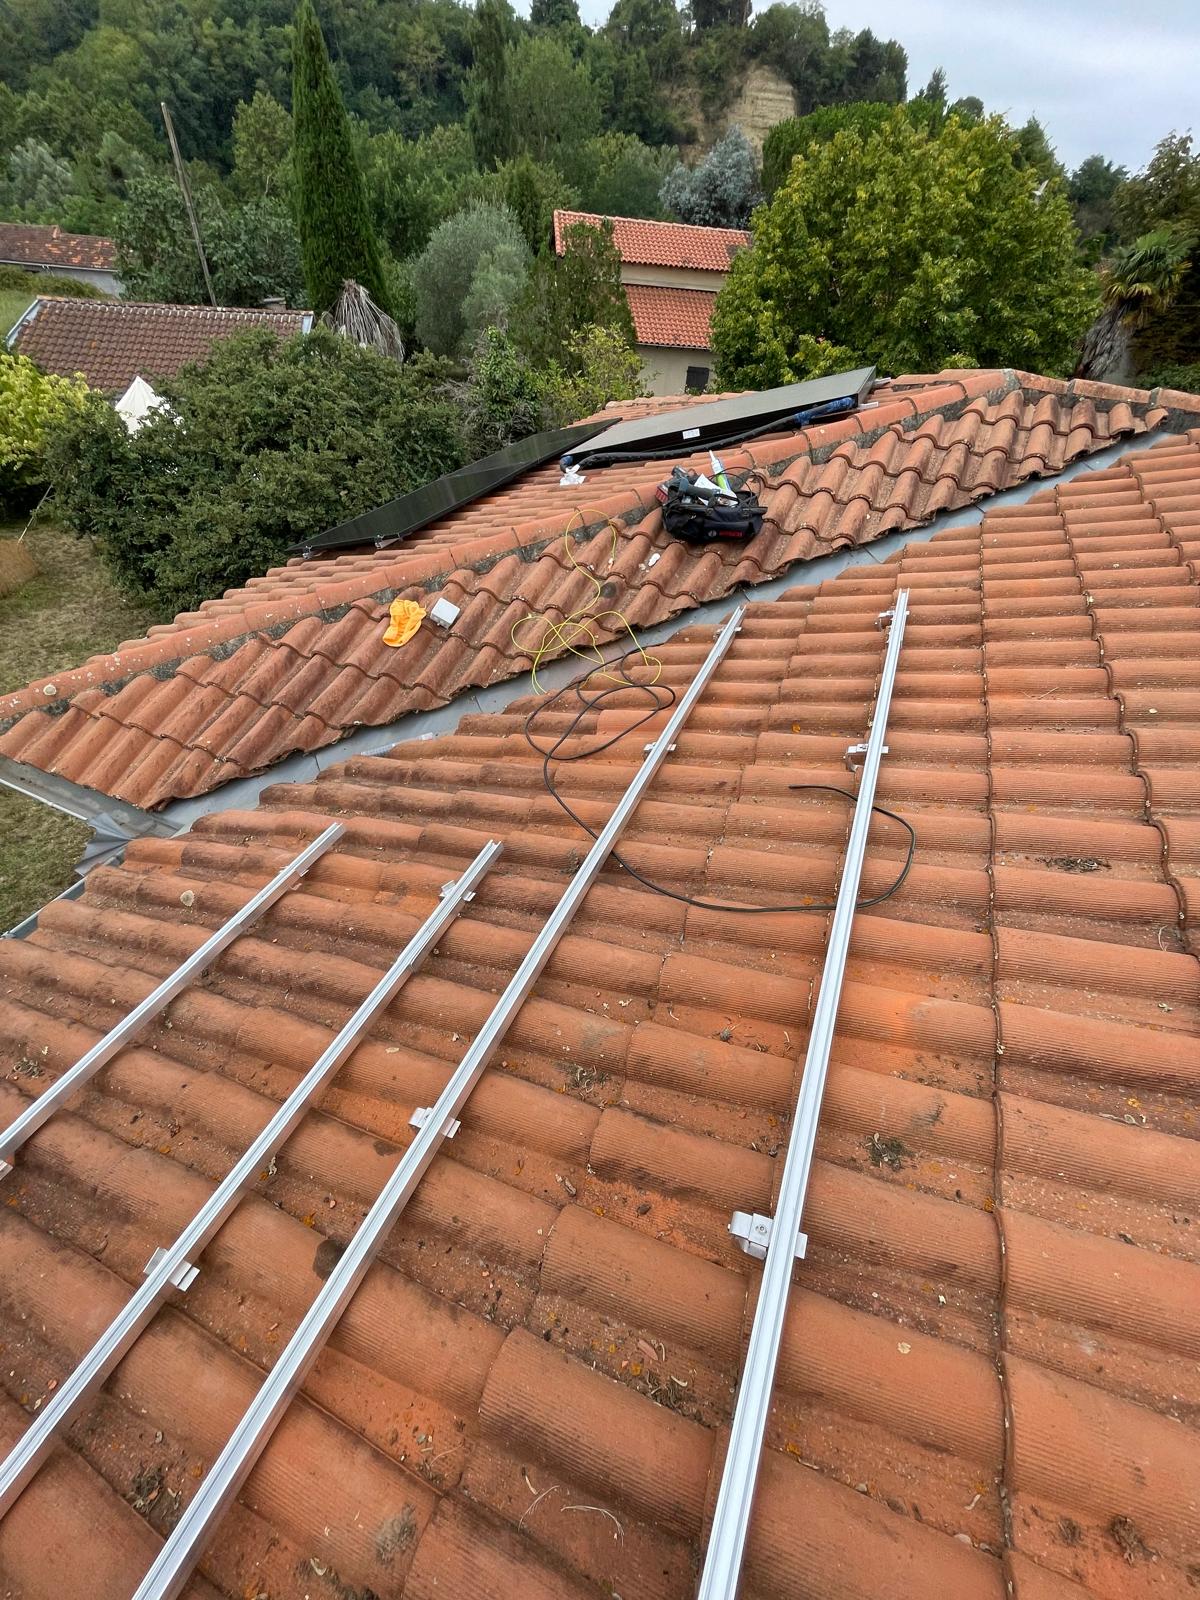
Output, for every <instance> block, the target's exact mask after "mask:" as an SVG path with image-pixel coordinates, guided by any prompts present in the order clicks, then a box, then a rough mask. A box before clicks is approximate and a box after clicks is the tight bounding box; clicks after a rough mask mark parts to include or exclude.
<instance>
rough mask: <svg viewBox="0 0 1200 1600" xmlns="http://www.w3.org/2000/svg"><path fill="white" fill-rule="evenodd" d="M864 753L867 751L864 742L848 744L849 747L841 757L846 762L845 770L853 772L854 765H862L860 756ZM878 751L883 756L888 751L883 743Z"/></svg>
mask: <svg viewBox="0 0 1200 1600" xmlns="http://www.w3.org/2000/svg"><path fill="white" fill-rule="evenodd" d="M866 753H867V746H866V744H852V745H851V746H850V748H849V749H848V750H847V751H846V754H845V755H844V756H843V758H842V759H843V760H844V761H845V763H846V771H847V772H853V771H854V770H855V768H856V767H860V766H861V765H862V759H861V758H862V757H863V756H865V755H866ZM879 753H880V755H884V756H885V755H887V753H888V747H887V745H883V746H882V747H881V748H880V752H879Z"/></svg>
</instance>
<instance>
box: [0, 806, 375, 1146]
mask: <svg viewBox="0 0 1200 1600" xmlns="http://www.w3.org/2000/svg"><path fill="white" fill-rule="evenodd" d="M345 831H346V830H345V828H344V827H343V825H342V824H341V823H340V822H334V823H331V824H330V825H329V827H328V828H326V829H325V831H324V832H323V833H320V834H318V835H317V837H316V838H315V839H314V840H313V841H312V843H311V844H309V845H306V846H305V848H304V849H303V850H301V851H300V853H299V855H297V856H294V857H293V858H292V860H291V861H289V862H288V864H287V866H286V867H284V869H283V870H282V872H277V873H276V874H275V876H274V877H273V878H272V879H271V881H270V883H267V884H264V885H263V887H262V888H261V889H260V890H259V891H258V893H257V894H256V895H254V896H253V898H252V899H250V900H247V902H246V904H245V905H244V906H243V907H242V909H241V910H240V911H238V912H236V913H235V914H234V915H233V916H232V917H230V919H229V921H228V922H226V923H224V924H223V925H222V926H221V927H219V928H218V929H217V931H216V932H215V933H212V934H210V935H209V937H208V938H207V939H206V940H205V941H204V943H203V944H202V945H201V946H200V948H199V949H198V950H194V951H193V952H192V954H191V955H190V956H189V957H188V958H187V960H186V961H185V962H184V963H183V965H182V966H179V967H176V968H175V971H174V972H172V973H171V974H170V975H169V977H166V978H164V979H163V981H162V982H161V983H160V984H159V985H158V987H157V988H156V989H153V990H152V991H151V992H150V993H149V994H148V995H147V996H146V998H145V999H144V1000H143V1001H142V1002H141V1004H140V1005H137V1006H135V1007H134V1008H133V1010H132V1011H131V1012H130V1013H129V1015H128V1016H127V1017H125V1018H123V1019H122V1021H120V1022H118V1023H117V1025H116V1027H115V1028H110V1029H109V1031H108V1032H107V1033H106V1034H105V1035H104V1037H103V1039H99V1040H97V1042H96V1043H95V1044H94V1045H93V1046H92V1048H91V1049H90V1050H88V1051H87V1052H86V1053H85V1054H84V1055H81V1056H80V1058H79V1060H78V1061H77V1062H76V1063H75V1065H74V1066H73V1067H71V1068H69V1069H68V1070H67V1071H66V1072H64V1073H63V1074H62V1076H61V1077H60V1078H58V1079H57V1080H56V1081H55V1082H54V1083H53V1084H52V1085H51V1086H50V1088H49V1089H46V1090H45V1091H44V1092H43V1093H42V1094H40V1095H39V1096H38V1097H37V1099H36V1100H35V1101H34V1102H33V1104H32V1105H30V1106H28V1107H27V1108H26V1110H24V1111H23V1112H22V1113H21V1115H20V1116H19V1117H18V1118H17V1119H16V1121H15V1122H10V1123H9V1125H8V1127H7V1128H5V1130H4V1132H3V1133H0V1177H3V1176H4V1175H5V1173H7V1172H11V1171H12V1168H13V1165H14V1163H15V1161H16V1157H17V1151H18V1150H19V1149H20V1148H21V1146H22V1145H23V1144H24V1143H25V1141H26V1139H28V1138H30V1137H32V1135H33V1134H35V1133H36V1132H37V1131H38V1129H39V1128H40V1127H42V1126H43V1124H45V1123H47V1122H49V1120H50V1118H51V1117H52V1116H53V1115H54V1113H55V1112H56V1111H58V1110H60V1109H61V1108H62V1106H63V1105H65V1104H66V1102H67V1101H68V1100H69V1099H70V1098H71V1096H72V1095H73V1094H74V1093H75V1091H76V1089H78V1088H80V1087H81V1085H83V1084H85V1083H87V1082H88V1081H89V1080H90V1079H92V1078H94V1077H95V1076H96V1074H97V1073H98V1072H99V1071H100V1069H101V1067H103V1066H106V1065H107V1064H108V1062H110V1061H111V1060H112V1058H113V1057H114V1056H115V1055H116V1054H117V1052H118V1051H120V1050H123V1049H124V1048H125V1046H126V1045H127V1044H128V1043H129V1041H130V1040H131V1039H133V1038H134V1037H136V1035H137V1034H139V1033H140V1032H141V1030H142V1028H143V1027H144V1026H145V1024H146V1023H147V1022H149V1021H150V1019H151V1018H152V1017H156V1016H157V1015H158V1014H159V1012H160V1011H162V1010H163V1009H164V1007H166V1006H168V1005H170V1003H171V1001H172V1000H174V998H175V996H176V995H177V994H179V993H181V991H182V990H184V989H186V988H187V986H188V984H189V983H191V982H192V980H193V979H194V978H198V977H199V976H200V974H201V973H202V972H203V971H204V970H205V968H206V967H209V966H211V965H212V963H213V962H214V961H215V960H216V958H217V957H218V956H219V955H220V954H221V952H222V950H226V949H228V948H229V946H230V945H231V944H232V943H233V941H234V940H235V939H236V938H237V937H238V935H239V934H240V933H241V932H242V931H243V929H245V928H248V927H249V926H250V924H251V923H252V922H256V921H257V920H258V918H259V917H261V916H262V914H263V912H264V911H266V910H267V908H268V907H269V906H273V905H274V904H275V902H276V900H278V899H279V897H280V895H282V894H283V893H285V891H286V890H288V889H290V888H291V887H292V885H293V884H294V883H297V882H299V880H300V879H301V878H302V877H303V876H304V874H305V873H306V872H307V871H308V869H309V867H311V866H312V864H313V862H314V861H316V860H317V859H318V858H319V857H320V856H323V855H324V854H325V852H326V850H328V849H329V846H330V845H331V844H333V843H334V842H335V841H336V840H338V839H340V838H341V836H342V834H343V833H345Z"/></svg>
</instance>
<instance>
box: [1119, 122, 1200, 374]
mask: <svg viewBox="0 0 1200 1600" xmlns="http://www.w3.org/2000/svg"><path fill="white" fill-rule="evenodd" d="M1115 210H1116V220H1117V226H1118V231H1119V236H1120V238H1121V239H1122V240H1125V241H1131V240H1136V239H1139V238H1141V237H1142V236H1143V235H1145V234H1148V233H1153V232H1156V231H1157V230H1158V229H1160V228H1164V227H1165V228H1170V229H1172V230H1174V231H1175V232H1177V233H1179V234H1182V235H1184V236H1186V237H1189V238H1198V237H1200V150H1197V149H1196V148H1195V147H1194V144H1193V140H1192V136H1191V134H1190V133H1185V134H1180V133H1171V134H1168V135H1167V137H1166V138H1165V139H1160V140H1159V142H1158V144H1157V145H1156V146H1155V150H1154V154H1153V155H1152V156H1151V158H1150V160H1149V162H1148V163H1147V165H1146V167H1145V168H1144V169H1143V171H1141V172H1138V173H1135V175H1134V176H1133V177H1132V178H1130V179H1129V180H1128V182H1126V183H1123V184H1122V185H1121V186H1120V188H1119V189H1118V190H1117V193H1116V197H1115ZM1134 356H1135V363H1136V367H1137V370H1138V371H1139V372H1144V371H1151V370H1154V369H1155V368H1159V367H1164V366H1179V365H1187V364H1190V363H1192V362H1195V361H1200V248H1197V249H1195V250H1193V252H1192V259H1191V265H1190V267H1189V268H1188V269H1187V270H1186V271H1185V273H1184V274H1183V277H1182V279H1181V280H1180V283H1179V286H1178V289H1177V291H1176V293H1175V295H1174V297H1173V299H1172V302H1171V308H1170V311H1169V312H1168V313H1167V314H1166V315H1165V316H1164V315H1161V314H1160V315H1152V316H1150V317H1149V318H1147V319H1146V321H1145V322H1144V323H1143V324H1142V325H1141V326H1140V327H1138V328H1137V329H1136V330H1135V336H1134Z"/></svg>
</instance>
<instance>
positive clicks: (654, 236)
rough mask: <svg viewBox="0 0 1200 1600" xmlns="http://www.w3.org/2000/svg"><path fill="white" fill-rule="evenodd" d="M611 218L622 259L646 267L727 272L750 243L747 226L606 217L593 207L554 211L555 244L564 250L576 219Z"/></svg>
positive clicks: (597, 222) (596, 220)
mask: <svg viewBox="0 0 1200 1600" xmlns="http://www.w3.org/2000/svg"><path fill="white" fill-rule="evenodd" d="M604 221H609V222H611V223H612V225H613V243H614V244H615V245H616V247H617V253H618V254H619V255H620V257H621V260H622V261H628V262H630V263H632V264H633V265H635V266H644V267H686V268H690V269H691V270H693V271H697V272H728V271H729V263H730V261H731V260H732V259H733V257H734V256H735V255H736V254H737V252H738V251H739V250H744V249H745V248H746V246H747V245H748V244H749V243H750V237H751V236H750V234H749V233H747V232H746V230H745V229H744V228H698V227H696V226H695V225H694V224H692V223H690V222H647V221H645V220H644V219H643V218H641V217H609V218H605V217H602V216H600V215H598V214H597V213H595V212H591V211H556V212H555V213H554V248H555V250H557V252H558V253H559V255H562V253H563V236H564V234H565V233H566V230H567V229H568V228H569V227H571V226H572V225H573V224H574V223H576V222H588V223H591V224H592V225H593V226H597V227H598V226H599V225H600V223H602V222H604Z"/></svg>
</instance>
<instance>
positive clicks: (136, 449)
mask: <svg viewBox="0 0 1200 1600" xmlns="http://www.w3.org/2000/svg"><path fill="white" fill-rule="evenodd" d="M445 383H446V374H445V371H444V369H443V368H442V366H441V365H440V364H438V363H436V362H434V363H431V362H429V361H428V360H424V361H417V362H412V363H409V364H408V365H406V366H403V367H401V366H398V365H397V364H396V363H395V362H394V361H389V360H387V359H386V358H385V357H383V356H380V355H377V354H376V353H375V352H374V351H371V350H363V349H360V348H359V347H358V346H357V345H355V344H352V343H351V342H350V341H348V340H346V339H342V338H339V337H338V336H337V335H336V334H333V333H331V332H329V331H327V330H326V329H323V328H317V329H315V330H314V331H313V332H312V333H311V334H309V335H307V336H299V337H297V338H294V339H291V340H288V341H287V342H280V341H278V340H276V339H275V338H274V337H273V336H272V335H271V334H270V333H269V332H268V331H266V330H265V329H256V330H253V331H251V332H248V333H245V334H242V335H239V336H238V337H237V338H234V339H229V340H226V341H222V342H221V343H220V344H218V345H217V346H216V347H215V349H214V351H213V354H212V356H211V358H210V359H209V361H208V363H207V365H205V366H203V367H190V368H185V369H184V371H183V372H181V373H180V374H179V376H178V377H177V378H174V379H172V380H170V381H169V382H164V383H163V384H162V385H161V388H162V390H163V393H164V395H165V397H166V399H167V400H168V401H169V403H170V405H171V407H172V410H173V412H174V417H172V416H171V415H169V414H166V413H161V412H160V413H156V414H155V415H154V416H153V417H152V418H151V420H150V421H148V422H147V423H146V424H145V426H144V427H142V428H141V429H140V430H139V432H137V433H136V434H134V435H132V436H130V435H128V434H127V433H126V432H125V429H124V427H123V426H122V424H121V422H120V420H119V419H118V418H117V417H116V416H115V415H114V414H113V413H112V412H111V411H110V410H109V409H108V408H107V407H104V408H103V412H102V414H99V415H97V414H89V415H88V416H87V417H84V416H82V415H80V416H79V417H78V418H77V419H76V420H75V421H73V422H68V423H67V424H65V425H64V426H62V427H60V428H58V429H57V430H56V432H55V434H54V436H53V438H52V441H51V446H50V451H49V462H50V468H51V472H52V475H53V482H54V485H55V492H56V501H57V506H58V509H59V513H60V515H61V516H62V517H63V519H64V520H65V521H66V523H67V524H68V526H70V527H71V528H73V529H74V530H75V531H76V532H77V533H80V534H83V535H86V536H87V537H89V538H92V539H94V540H95V541H96V543H97V545H98V548H99V551H100V554H101V556H102V557H103V559H104V561H105V563H106V564H107V565H108V567H109V568H110V569H111V571H112V572H113V573H114V575H115V576H116V577H117V579H118V580H119V581H120V582H121V583H122V585H123V586H124V587H125V588H126V589H128V590H129V591H131V592H132V593H133V594H135V595H139V596H146V597H150V598H152V599H154V600H155V601H156V602H157V603H158V604H159V605H160V606H162V607H164V608H166V609H168V610H170V611H176V610H180V609H192V608H194V607H195V606H197V605H198V604H199V603H200V602H201V601H202V600H204V599H207V598H209V597H210V596H212V595H217V594H220V593H221V592H222V591H223V590H225V589H227V588H229V587H231V586H233V585H236V584H240V583H244V582H245V580H246V579H247V578H249V577H252V576H253V575H254V574H256V573H261V572H263V571H265V570H266V568H267V567H269V566H271V565H272V564H273V563H275V562H278V561H279V560H280V559H281V558H282V557H283V555H284V552H285V550H286V549H287V546H288V545H289V544H292V543H294V542H296V541H297V540H301V539H304V538H305V537H306V536H311V535H314V534H318V533H321V532H324V531H325V530H326V529H327V528H330V527H333V526H334V525H335V524H337V523H339V522H342V521H344V520H345V519H346V518H347V517H352V516H355V515H357V514H358V513H359V512H361V511H366V510H368V509H370V508H371V507H372V506H376V505H379V504H381V503H382V502H383V501H385V500H389V499H392V498H393V497H394V496H396V495H398V494H402V493H404V492H405V491H406V490H409V489H413V488H415V487H417V485H419V484H422V483H425V482H427V481H428V480H429V479H431V478H435V477H438V476H439V475H440V474H441V473H443V472H448V471H450V470H451V469H452V468H454V467H456V466H459V465H460V464H461V463H462V461H463V459H464V445H463V439H462V430H461V425H460V421H459V417H458V412H457V408H456V407H455V406H454V404H453V402H452V400H451V398H450V397H449V395H448V394H447V393H446V392H445Z"/></svg>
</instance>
